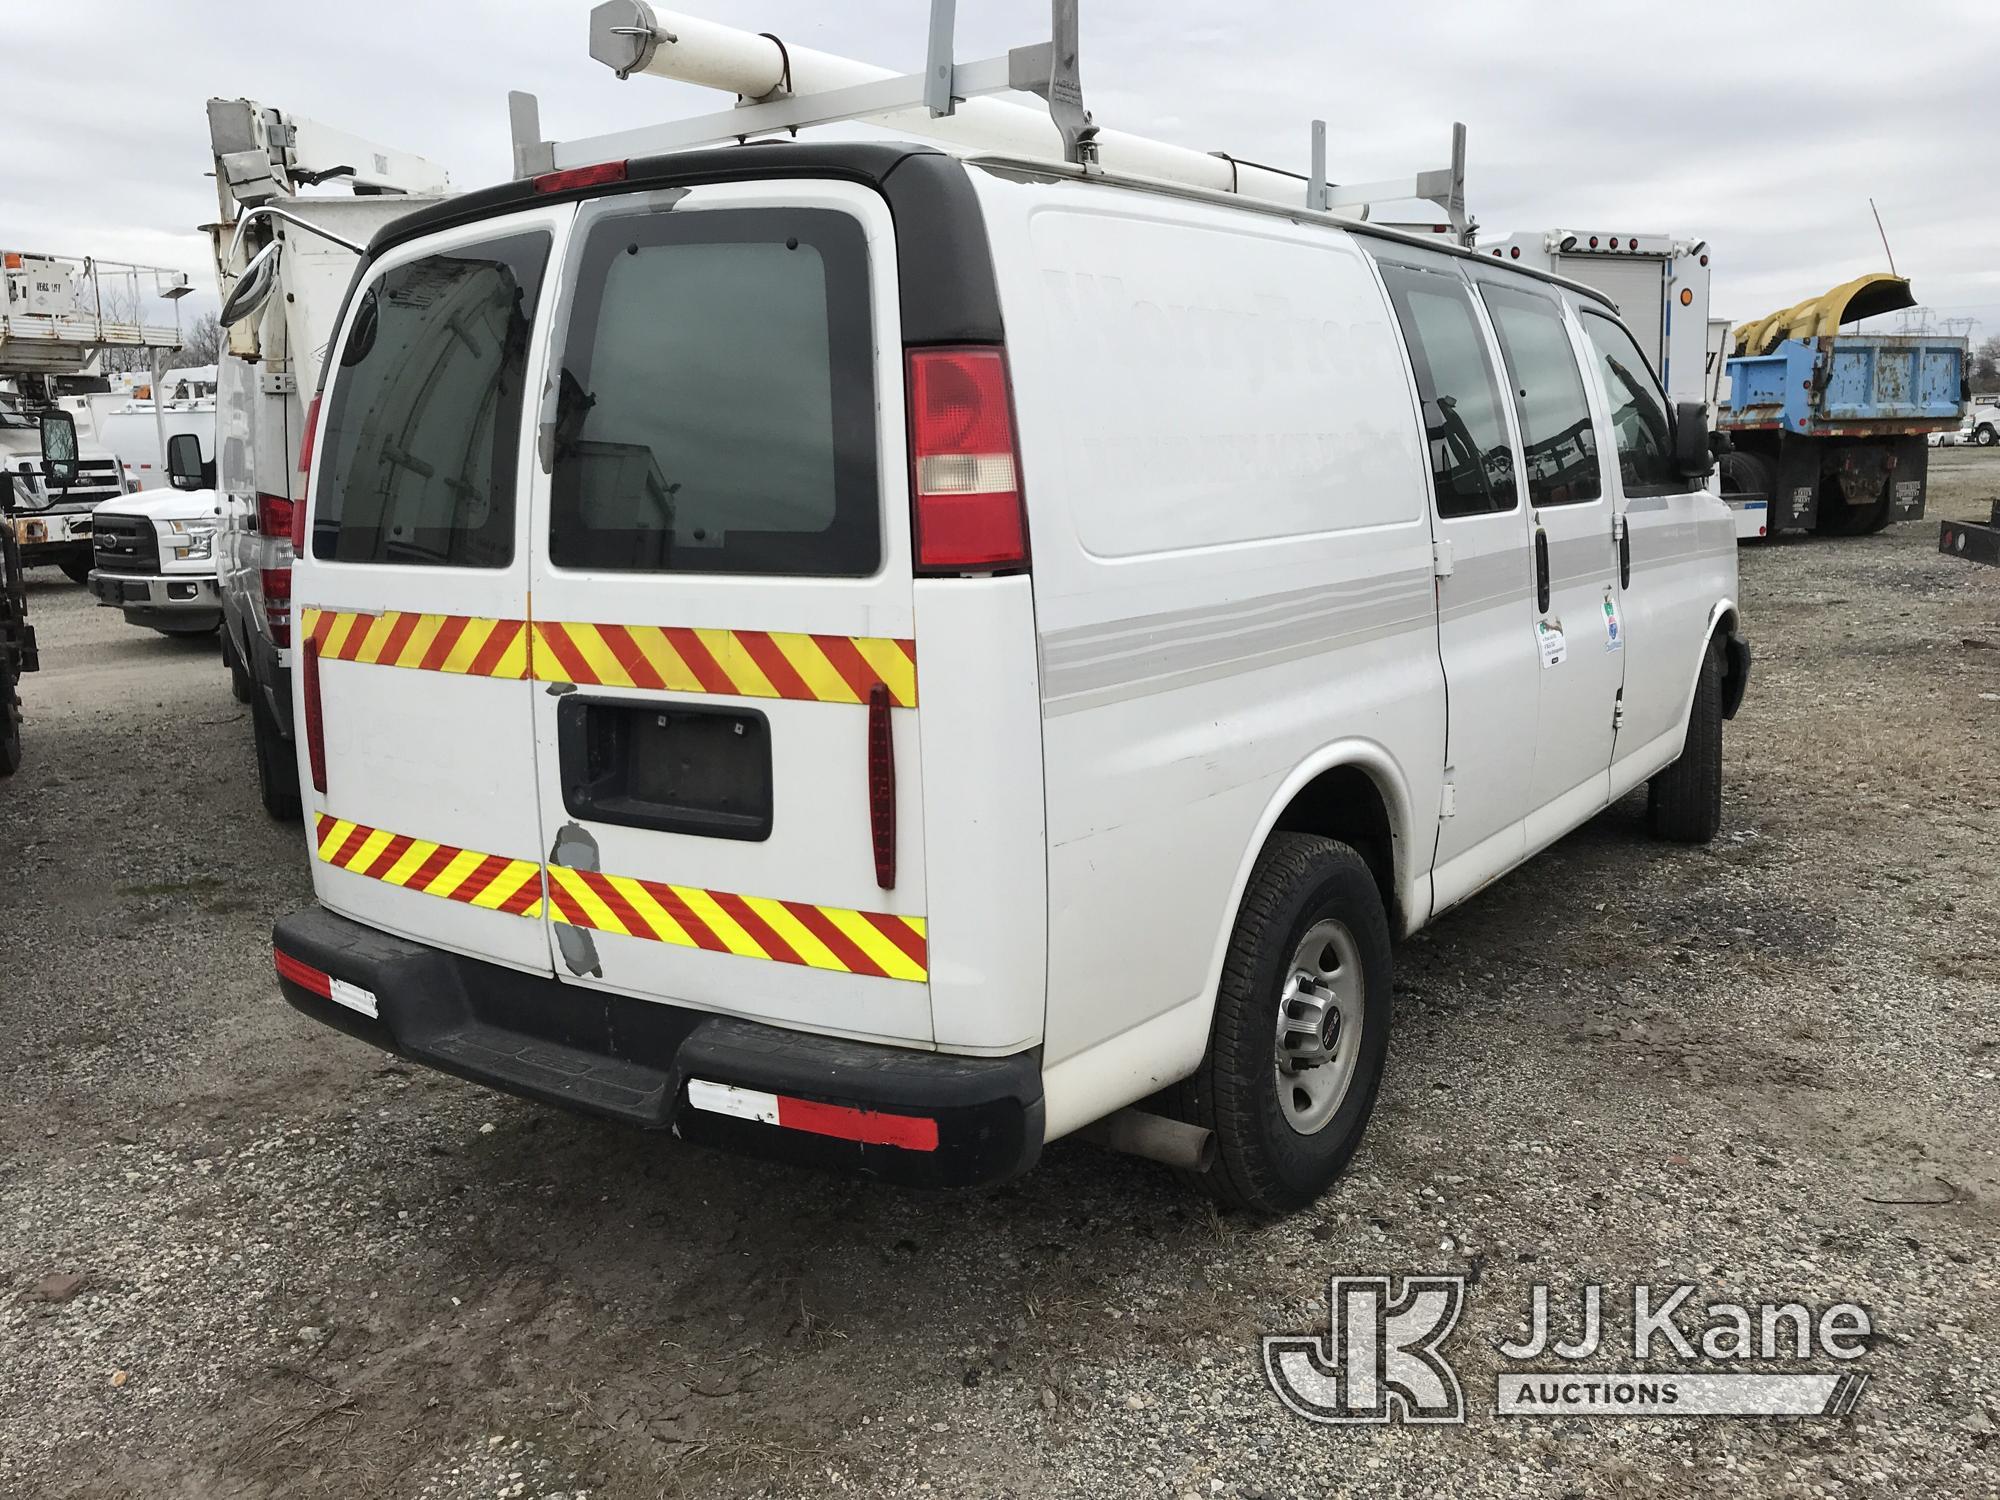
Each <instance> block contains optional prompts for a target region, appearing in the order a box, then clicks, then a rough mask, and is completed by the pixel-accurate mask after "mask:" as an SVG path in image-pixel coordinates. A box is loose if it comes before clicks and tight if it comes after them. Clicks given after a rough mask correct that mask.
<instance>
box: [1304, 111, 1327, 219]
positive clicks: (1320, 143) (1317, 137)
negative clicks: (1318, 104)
mask: <svg viewBox="0 0 2000 1500" xmlns="http://www.w3.org/2000/svg"><path fill="white" fill-rule="evenodd" d="M1332 201H1333V197H1332V194H1331V193H1330V192H1328V190H1327V185H1326V121H1324V120H1314V121H1313V127H1312V176H1311V177H1308V178H1307V179H1306V207H1307V208H1310V209H1312V210H1313V211H1315V212H1316V213H1325V212H1326V209H1327V205H1328V204H1329V203H1330V202H1332Z"/></svg>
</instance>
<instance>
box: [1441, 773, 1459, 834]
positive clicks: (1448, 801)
mask: <svg viewBox="0 0 2000 1500" xmlns="http://www.w3.org/2000/svg"><path fill="white" fill-rule="evenodd" d="M1457 814H1458V785H1457V783H1456V782H1454V781H1453V780H1452V779H1451V772H1450V771H1449V770H1447V771H1446V772H1445V773H1444V790H1443V792H1442V793H1440V794H1439V796H1438V821H1439V822H1440V823H1442V822H1443V821H1444V820H1445V819H1446V818H1450V817H1455V816H1457Z"/></svg>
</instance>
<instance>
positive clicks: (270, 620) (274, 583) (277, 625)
mask: <svg viewBox="0 0 2000 1500" xmlns="http://www.w3.org/2000/svg"><path fill="white" fill-rule="evenodd" d="M258 581H259V582H260V583H261V584H262V585H263V587H264V621H265V623H266V624H268V625H269V626H270V627H271V643H272V644H273V645H274V646H289V645H291V643H292V570H291V569H290V568H264V569H261V570H259V573H258Z"/></svg>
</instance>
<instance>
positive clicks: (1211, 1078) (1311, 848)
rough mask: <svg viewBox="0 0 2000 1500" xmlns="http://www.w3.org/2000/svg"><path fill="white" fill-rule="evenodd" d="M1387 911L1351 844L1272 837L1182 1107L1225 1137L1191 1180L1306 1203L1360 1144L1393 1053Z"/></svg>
mask: <svg viewBox="0 0 2000 1500" xmlns="http://www.w3.org/2000/svg"><path fill="white" fill-rule="evenodd" d="M1393 978H1394V970H1393V959H1392V958H1391V955H1390V950H1389V918H1388V914H1387V912H1386V911H1385V910H1384V909H1383V905H1382V895H1381V892H1380V891H1379V890H1377V888H1376V885H1375V877H1374V874H1373V873H1372V872H1371V871H1370V870H1369V868H1368V864H1367V861H1365V860H1364V859H1362V857H1361V856H1360V855H1359V854H1357V853H1356V852H1355V851H1354V850H1353V849H1352V848H1350V847H1349V846H1347V845H1346V844H1342V843H1336V842H1335V841H1334V840H1332V839H1327V838H1319V837H1317V836H1314V835H1310V834H1300V833H1278V834H1273V835H1272V837H1271V841H1270V843H1269V844H1268V845H1266V846H1265V849H1264V852H1263V854H1262V855H1260V856H1259V857H1258V860H1257V867H1256V869H1255V870H1254V871H1253V872H1252V873H1251V876H1250V884H1249V888H1248V889H1247V890H1246V891H1245V892H1244V893H1243V906H1242V909H1241V911H1239V912H1238V913H1237V917H1236V930H1235V932H1234V934H1233V935H1232V936H1231V938H1230V943H1229V953H1228V957H1227V958H1226V959H1225V961H1224V963H1223V967H1222V983H1221V985H1220V987H1219V989H1218V991H1217V994H1216V997H1215V1019H1214V1023H1213V1027H1212V1029H1211V1031H1210V1034H1209V1044H1208V1055H1207V1056H1206V1057H1204V1058H1203V1059H1202V1064H1201V1067H1200V1068H1199V1069H1198V1070H1197V1071H1196V1072H1195V1074H1194V1076H1193V1077H1192V1078H1190V1079H1188V1080H1187V1081H1186V1082H1185V1083H1183V1084H1181V1085H1180V1090H1179V1098H1178V1100H1177V1102H1178V1104H1179V1106H1180V1108H1179V1111H1178V1112H1179V1113H1180V1115H1181V1117H1182V1118H1183V1119H1185V1120H1188V1121H1190V1122H1191V1123H1193V1124H1196V1125H1201V1126H1204V1127H1206V1128H1207V1129H1209V1130H1212V1131H1213V1132H1215V1143H1216V1153H1215V1161H1214V1163H1213V1165H1211V1166H1210V1167H1209V1168H1208V1170H1207V1171H1205V1172H1201V1173H1198V1174H1195V1175H1194V1180H1195V1181H1196V1182H1197V1183H1198V1184H1199V1185H1200V1186H1201V1187H1203V1188H1204V1189H1206V1190H1207V1191H1208V1192H1210V1193H1212V1194H1214V1195H1215V1197H1217V1198H1219V1199H1220V1200H1221V1201H1222V1202H1224V1203H1226V1204H1229V1205H1231V1206H1232V1207H1237V1208H1246V1209H1249V1210H1251V1211H1253V1212H1256V1213H1264V1214H1282V1213H1289V1212H1291V1211H1292V1210H1294V1209H1299V1208H1304V1207H1305V1206H1306V1205H1307V1204H1309V1203H1311V1202H1312V1201H1313V1200H1314V1199H1316V1198H1318V1197H1319V1195H1320V1194H1321V1193H1323V1192H1325V1191H1326V1189H1327V1187H1328V1186H1329V1185H1331V1184H1332V1182H1333V1180H1334V1179H1335V1178H1336V1177H1338V1176H1339V1175H1340V1174H1341V1172H1342V1171H1343V1170H1344V1169H1345V1168H1346V1166H1347V1163H1348V1160H1349V1158H1351V1157H1352V1156H1353V1155H1354V1152H1355V1149H1356V1148H1357V1147H1358V1146H1359V1145H1360V1144H1361V1133H1362V1130H1363V1129H1364V1127H1366V1125H1367V1123H1368V1117H1369V1115H1370V1114H1371V1113H1372V1112H1373V1111H1374V1108H1375V1095H1376V1092H1377V1090H1378V1089H1379V1088H1380V1086H1381V1083H1382V1067H1383V1064H1384V1062H1385V1061H1386V1060H1387V1058H1388V1052H1389V1014H1390V1004H1389V991H1390V986H1391V984H1392V983H1393Z"/></svg>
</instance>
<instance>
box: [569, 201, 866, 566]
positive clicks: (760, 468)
mask: <svg viewBox="0 0 2000 1500" xmlns="http://www.w3.org/2000/svg"><path fill="white" fill-rule="evenodd" d="M573 296H574V305H573V307H572V310H571V317H570V327H569V333H568V337H567V339H566V347H565V349H564V351H563V364H562V371H561V375H560V381H561V385H560V389H559V393H558V396H557V411H556V447H555V471H554V475H553V484H552V502H551V513H550V535H549V557H550V560H551V561H552V562H553V563H554V564H555V566H557V567H559V568H579V569H597V570H607V571H628V572H630V571H637V572H693V573H763V574H789V575H815V576H822V577H824V576H834V577H853V576H861V575H866V574H869V573H872V572H874V571H875V570H876V568H877V567H878V566H879V565H880V562H881V556H882V541H881V530H882V522H881V505H880V502H879V499H878V497H877V490H878V476H877V472H876V471H877V464H876V458H875V444H876V427H875V346H874V337H873V322H872V317H871V313H870V307H869V295H868V259H867V242H866V240H865V238H864V237H863V233H862V229H861V226H860V224H859V223H858V222H857V221H856V220H854V219H853V218H851V217H850V216H848V215H846V214H842V213H836V212H832V211H830V210H824V209H741V210H722V209H718V210H705V211H701V212H690V211H685V210H683V211H678V212H667V213H661V212H650V213H646V214H635V215H630V216H621V217H618V218H611V219H605V220H602V221H600V222H599V223H598V224H597V225H596V226H595V227H594V228H593V229H592V230H591V231H590V234H589V238H588V240H587V242H586V243H585V246H584V249H583V253H582V256H581V260H580V264H579V268H578V271H577V276H576V282H575V292H574V294H573Z"/></svg>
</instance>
